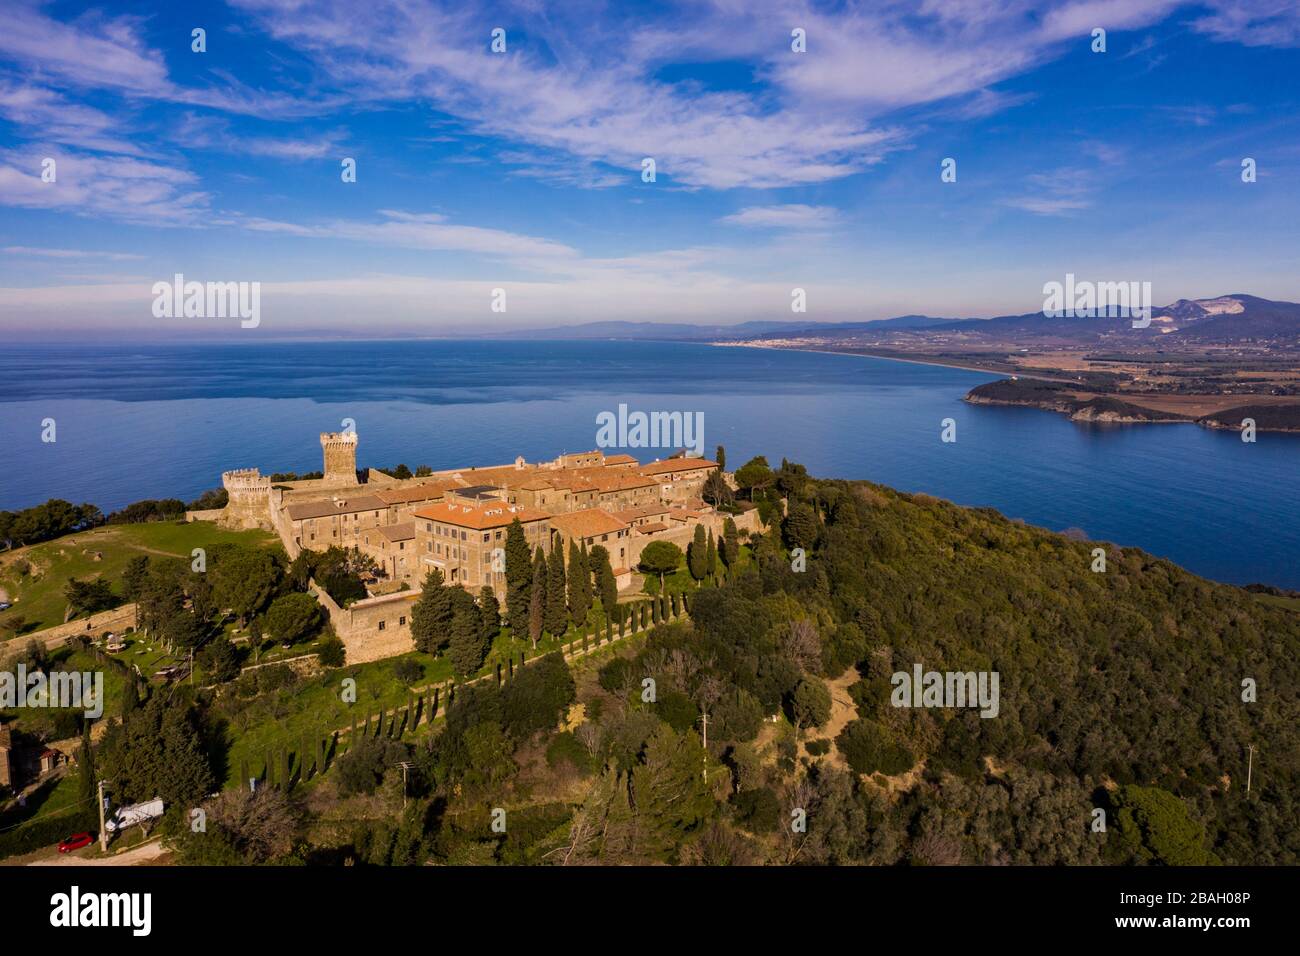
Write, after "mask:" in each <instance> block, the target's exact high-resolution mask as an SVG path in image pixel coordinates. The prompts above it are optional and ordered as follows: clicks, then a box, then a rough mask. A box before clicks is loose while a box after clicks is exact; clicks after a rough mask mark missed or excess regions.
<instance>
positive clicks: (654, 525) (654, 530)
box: [636, 521, 668, 534]
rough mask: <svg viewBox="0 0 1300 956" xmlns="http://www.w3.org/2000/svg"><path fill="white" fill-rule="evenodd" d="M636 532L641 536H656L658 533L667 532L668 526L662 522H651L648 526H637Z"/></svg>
mask: <svg viewBox="0 0 1300 956" xmlns="http://www.w3.org/2000/svg"><path fill="white" fill-rule="evenodd" d="M636 530H637V531H640V532H641V533H642V534H658V533H659V532H660V531H667V530H668V525H666V524H664V523H663V522H662V521H652V522H650V523H649V524H643V525H637V528H636Z"/></svg>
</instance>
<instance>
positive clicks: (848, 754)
mask: <svg viewBox="0 0 1300 956" xmlns="http://www.w3.org/2000/svg"><path fill="white" fill-rule="evenodd" d="M835 745H836V746H837V747H839V749H840V753H842V754H844V759H845V760H847V761H848V762H849V766H850V767H852V768H853V769H854V770H855V771H857V772H858V773H875V772H876V771H877V770H879V771H880V772H881V773H883V774H885V775H886V776H893V775H894V774H899V773H904V772H906V771H908V770H911V769H912V764H914V763H915V762H916V760H915V758H914V757H913V756H912V752H911V751H910V750H908V749H907V748H906V747H904V746H903V745H902V744H900V743H898V742H897V741H895V740H894V738H893V736H892V735H891V734H890V732H889V731H888V730H887V729H885V728H884V727H883V726H881V725H880V724H878V723H876V722H875V721H874V720H861V719H860V720H855V721H853V723H851V724H849V725H848V726H847V727H845V728H844V730H842V731H841V732H840V735H839V736H838V737H836V738H835Z"/></svg>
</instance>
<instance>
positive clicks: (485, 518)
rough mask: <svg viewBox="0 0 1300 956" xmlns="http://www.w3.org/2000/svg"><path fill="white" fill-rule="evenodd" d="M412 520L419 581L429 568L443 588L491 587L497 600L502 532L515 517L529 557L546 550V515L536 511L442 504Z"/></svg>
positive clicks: (501, 589)
mask: <svg viewBox="0 0 1300 956" xmlns="http://www.w3.org/2000/svg"><path fill="white" fill-rule="evenodd" d="M413 517H414V519H415V550H416V553H417V554H418V555H419V561H420V563H419V570H418V571H417V574H418V575H419V580H420V581H423V579H424V575H425V574H427V573H428V572H429V571H430V570H431V569H433V568H437V569H438V570H440V571H441V572H442V576H443V579H444V580H445V581H446V582H447V583H448V584H459V585H461V586H463V587H465V588H468V589H469V590H471V591H476V590H478V589H479V588H481V587H482V586H483V585H485V584H487V585H491V587H492V589H493V590H494V591H495V592H496V593H497V596H498V597H503V596H504V595H505V593H506V573H505V571H506V568H505V546H506V529H507V528H509V527H510V524H511V522H513V521H514V520H515V519H516V518H518V519H519V522H520V523H521V524H522V525H523V529H524V538H525V540H527V542H528V550H529V552H530V553H531V552H533V551H534V550H536V549H537V548H538V547H539V546H540V547H541V548H542V549H543V550H544V551H549V550H550V546H551V536H550V524H549V521H550V516H549V515H547V513H546V512H545V511H542V510H540V509H537V508H526V507H520V506H517V505H510V504H506V503H505V502H503V501H495V502H492V501H485V502H480V503H476V504H470V503H468V502H457V501H448V502H445V503H443V504H437V505H429V506H428V507H426V508H419V509H417V510H416V511H415V513H414V515H413Z"/></svg>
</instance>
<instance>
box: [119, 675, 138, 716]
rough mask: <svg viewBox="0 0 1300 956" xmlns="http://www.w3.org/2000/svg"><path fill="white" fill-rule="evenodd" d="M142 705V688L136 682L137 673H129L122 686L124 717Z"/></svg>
mask: <svg viewBox="0 0 1300 956" xmlns="http://www.w3.org/2000/svg"><path fill="white" fill-rule="evenodd" d="M138 706H140V688H139V686H138V685H137V684H136V682H135V675H134V674H128V675H127V676H126V683H125V684H124V685H123V687H122V718H123V719H124V720H125V719H126V715H127V714H129V713H131V711H133V710H135V709H136V708H137V707H138Z"/></svg>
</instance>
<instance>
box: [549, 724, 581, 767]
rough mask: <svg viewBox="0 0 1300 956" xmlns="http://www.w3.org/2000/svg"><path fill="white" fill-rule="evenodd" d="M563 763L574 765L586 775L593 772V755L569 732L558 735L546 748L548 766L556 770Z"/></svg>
mask: <svg viewBox="0 0 1300 956" xmlns="http://www.w3.org/2000/svg"><path fill="white" fill-rule="evenodd" d="M563 763H568V764H570V765H572V766H573V767H574V769H576V770H577V771H579V772H580V773H582V774H584V775H586V774H588V773H590V772H591V754H589V753H587V748H586V747H584V746H583V745H582V744H581V743H580V742H579V740H578V738H577V737H575V736H573V734H571V733H569V732H567V731H566V732H564V733H562V734H556V735H555V736H554V737H552V738H551V742H550V743H549V744H547V746H546V765H547V766H548V767H550V768H551V769H555V768H557V767H559V766H560V764H563Z"/></svg>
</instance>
